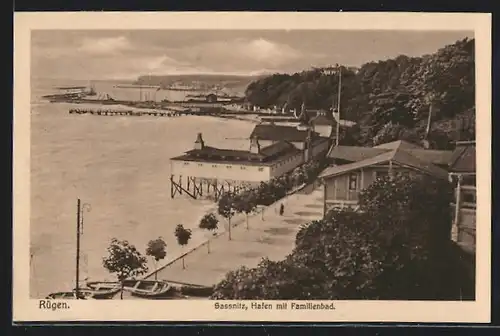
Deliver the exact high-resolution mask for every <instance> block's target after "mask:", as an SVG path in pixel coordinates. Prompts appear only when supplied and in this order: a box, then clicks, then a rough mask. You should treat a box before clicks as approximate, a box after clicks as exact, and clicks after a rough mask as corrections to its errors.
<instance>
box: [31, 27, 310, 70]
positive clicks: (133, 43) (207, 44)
mask: <svg viewBox="0 0 500 336" xmlns="http://www.w3.org/2000/svg"><path fill="white" fill-rule="evenodd" d="M166 42H167V41H165V43H163V42H161V41H155V42H154V43H151V42H150V41H148V40H147V39H134V38H132V37H130V36H114V37H110V36H107V37H96V36H94V37H92V36H78V37H77V36H75V37H74V38H72V39H65V40H60V41H59V42H58V43H53V41H50V40H48V41H47V42H46V43H44V44H43V45H41V44H39V45H37V46H36V47H35V46H34V47H35V48H34V50H33V63H32V64H33V66H34V68H33V70H34V71H35V72H42V73H43V72H48V73H50V76H56V75H58V74H60V76H67V77H82V78H83V77H84V78H124V77H126V78H133V77H137V76H139V75H146V74H150V75H168V74H195V73H206V74H210V73H225V74H260V73H268V72H278V71H280V70H282V69H283V68H284V67H287V66H290V65H291V64H292V65H293V64H294V63H296V62H301V61H304V60H310V59H313V58H314V57H316V56H317V55H316V56H315V55H314V54H312V53H311V52H309V51H301V50H298V49H295V48H292V47H291V46H289V45H287V44H285V43H278V42H275V41H273V40H271V39H264V38H232V39H227V40H222V39H218V40H205V41H196V42H197V43H194V42H192V43H191V44H189V45H186V44H184V45H182V44H181V45H177V46H173V45H170V46H169V44H168V43H166ZM35 68H36V69H35ZM41 76H43V75H41Z"/></svg>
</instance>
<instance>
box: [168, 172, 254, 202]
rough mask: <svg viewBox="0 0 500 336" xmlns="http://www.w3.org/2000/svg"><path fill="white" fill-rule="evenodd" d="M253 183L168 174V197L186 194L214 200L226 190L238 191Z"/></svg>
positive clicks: (249, 186) (252, 185) (194, 197)
mask: <svg viewBox="0 0 500 336" xmlns="http://www.w3.org/2000/svg"><path fill="white" fill-rule="evenodd" d="M254 186H255V185H254V184H252V183H250V182H246V181H235V180H217V179H208V178H200V177H194V176H186V177H183V176H182V175H179V176H175V175H171V176H170V197H171V198H174V197H175V196H176V195H187V196H188V197H191V198H192V199H200V198H201V197H203V196H206V197H212V198H213V199H214V200H215V201H217V200H219V198H220V197H221V196H222V195H223V194H224V193H227V192H230V193H236V194H237V193H239V192H242V191H244V190H248V189H251V188H252V187H254Z"/></svg>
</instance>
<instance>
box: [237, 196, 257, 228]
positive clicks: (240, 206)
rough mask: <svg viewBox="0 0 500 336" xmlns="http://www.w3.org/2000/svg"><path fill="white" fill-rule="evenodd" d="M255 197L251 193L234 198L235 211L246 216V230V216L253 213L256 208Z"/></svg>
mask: <svg viewBox="0 0 500 336" xmlns="http://www.w3.org/2000/svg"><path fill="white" fill-rule="evenodd" d="M256 206H257V205H256V202H255V196H254V195H253V194H251V193H244V194H242V195H239V196H238V197H236V201H235V204H234V207H235V210H236V211H237V212H240V213H244V214H245V216H246V228H247V230H248V229H249V227H248V216H249V215H250V214H251V213H252V212H253V211H255V208H256Z"/></svg>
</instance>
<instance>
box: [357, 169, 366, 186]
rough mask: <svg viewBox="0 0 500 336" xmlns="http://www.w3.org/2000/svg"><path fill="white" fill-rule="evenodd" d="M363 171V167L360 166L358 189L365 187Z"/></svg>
mask: <svg viewBox="0 0 500 336" xmlns="http://www.w3.org/2000/svg"><path fill="white" fill-rule="evenodd" d="M364 174H365V172H364V171H363V168H361V178H360V182H359V188H358V189H359V190H363V189H364V187H365V178H364V176H363V175H364Z"/></svg>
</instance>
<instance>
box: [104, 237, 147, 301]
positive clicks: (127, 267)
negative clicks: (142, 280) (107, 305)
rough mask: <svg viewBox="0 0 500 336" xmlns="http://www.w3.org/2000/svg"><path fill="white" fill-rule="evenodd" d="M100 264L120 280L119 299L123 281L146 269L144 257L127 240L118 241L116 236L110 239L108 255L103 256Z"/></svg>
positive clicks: (121, 294) (121, 295)
mask: <svg viewBox="0 0 500 336" xmlns="http://www.w3.org/2000/svg"><path fill="white" fill-rule="evenodd" d="M102 265H103V266H104V268H106V269H107V270H108V271H109V272H110V273H114V274H115V275H116V277H117V278H118V281H120V282H121V292H120V299H123V281H124V280H125V279H127V278H135V277H136V276H139V275H142V274H144V273H146V272H147V271H148V267H147V260H146V257H144V256H143V255H141V253H140V252H139V251H138V250H137V249H136V248H135V246H134V245H131V244H130V243H129V242H128V241H126V240H123V241H120V240H118V239H116V238H113V239H112V240H111V243H110V245H109V247H108V256H107V257H104V258H103V260H102Z"/></svg>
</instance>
